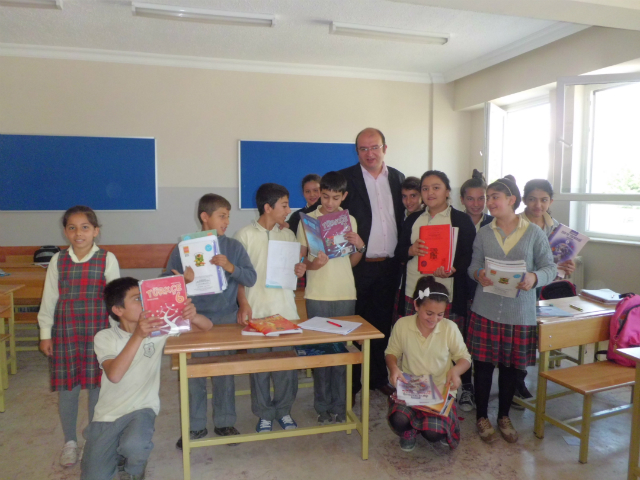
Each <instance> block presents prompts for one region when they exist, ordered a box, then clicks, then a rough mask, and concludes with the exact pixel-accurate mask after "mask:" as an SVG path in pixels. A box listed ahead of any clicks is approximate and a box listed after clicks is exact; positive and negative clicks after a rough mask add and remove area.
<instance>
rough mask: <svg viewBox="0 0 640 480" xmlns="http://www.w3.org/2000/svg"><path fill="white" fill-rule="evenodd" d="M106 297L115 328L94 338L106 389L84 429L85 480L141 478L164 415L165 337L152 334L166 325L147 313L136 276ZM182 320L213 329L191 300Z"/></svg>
mask: <svg viewBox="0 0 640 480" xmlns="http://www.w3.org/2000/svg"><path fill="white" fill-rule="evenodd" d="M104 298H105V304H106V307H107V311H108V312H109V314H110V315H111V317H112V319H110V323H111V328H107V329H105V330H101V331H99V332H98V333H97V334H96V336H95V339H94V348H95V352H96V356H97V357H98V363H99V364H100V368H102V379H101V384H102V387H101V390H100V398H99V399H98V403H97V404H96V409H95V413H94V414H93V421H92V422H91V423H90V424H89V426H87V428H86V429H85V431H84V437H85V439H86V440H87V443H86V444H85V447H84V455H83V457H82V475H81V478H82V480H111V479H112V478H113V476H114V475H115V474H116V472H117V471H118V470H120V479H122V480H124V479H143V478H144V474H145V468H146V465H147V459H148V458H149V455H150V454H151V450H152V449H153V442H152V441H151V438H152V437H153V432H154V424H155V420H156V415H158V412H159V411H160V395H159V391H160V362H161V359H162V349H163V348H164V344H165V343H166V341H167V335H161V336H158V337H149V335H150V334H151V333H152V332H155V331H157V330H158V329H159V328H160V327H161V326H162V325H164V321H163V320H162V319H159V318H155V317H150V316H148V315H147V313H146V312H143V310H142V303H141V302H140V289H139V288H138V280H136V279H135V278H131V277H124V278H119V279H117V280H113V281H112V282H109V283H108V284H107V286H106V287H105V289H104ZM182 316H183V317H184V318H187V319H189V320H191V328H192V330H209V329H210V328H211V327H212V326H213V324H212V323H211V322H210V321H209V319H208V318H207V317H205V316H203V315H199V314H197V313H196V308H195V307H194V306H193V304H192V303H191V300H187V303H186V306H185V307H184V309H183V310H182ZM113 318H116V319H117V320H118V321H115V320H113Z"/></svg>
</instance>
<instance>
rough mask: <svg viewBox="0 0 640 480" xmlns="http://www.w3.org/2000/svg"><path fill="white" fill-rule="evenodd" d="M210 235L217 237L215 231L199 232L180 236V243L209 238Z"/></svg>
mask: <svg viewBox="0 0 640 480" xmlns="http://www.w3.org/2000/svg"><path fill="white" fill-rule="evenodd" d="M211 235H215V236H217V235H218V232H217V231H216V230H203V231H200V232H193V233H187V234H185V235H180V241H181V242H184V241H185V240H191V239H193V238H202V237H210V236H211Z"/></svg>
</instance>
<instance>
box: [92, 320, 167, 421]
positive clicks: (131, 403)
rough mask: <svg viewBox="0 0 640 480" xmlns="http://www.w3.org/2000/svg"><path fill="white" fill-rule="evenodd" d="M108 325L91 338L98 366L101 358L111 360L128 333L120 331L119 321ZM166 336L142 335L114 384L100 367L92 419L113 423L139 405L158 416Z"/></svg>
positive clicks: (119, 349) (127, 336)
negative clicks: (127, 367) (137, 346)
mask: <svg viewBox="0 0 640 480" xmlns="http://www.w3.org/2000/svg"><path fill="white" fill-rule="evenodd" d="M110 325H111V328H107V329H105V330H100V331H99V332H98V333H97V334H96V336H95V338H94V340H93V344H94V349H95V352H96V356H97V357H98V363H99V364H100V368H102V364H103V362H104V361H105V360H113V359H114V358H116V357H117V356H118V355H119V354H120V352H122V349H123V348H124V347H125V345H126V344H127V342H128V341H129V339H130V338H131V335H132V334H131V333H129V332H125V331H124V330H122V329H121V328H120V323H119V322H117V321H115V320H113V319H111V320H110ZM167 338H168V335H160V336H158V337H147V338H145V339H144V340H143V341H142V344H141V345H140V347H139V348H138V351H137V352H136V354H135V356H134V357H133V361H132V362H131V365H130V366H129V369H128V370H127V372H126V373H125V374H124V376H123V377H122V379H121V380H120V381H119V382H118V383H112V382H111V381H110V380H109V377H107V374H106V373H105V372H104V369H103V372H102V383H101V388H100V397H99V398H98V403H97V404H96V409H95V412H94V414H93V421H94V422H114V421H116V420H117V419H118V418H120V417H122V416H123V415H126V414H128V413H131V412H134V411H136V410H142V409H143V408H150V409H152V410H153V411H154V412H155V413H156V415H158V412H160V394H159V392H160V366H161V362H162V350H163V349H164V344H165V343H166V342H167Z"/></svg>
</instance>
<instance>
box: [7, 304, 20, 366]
mask: <svg viewBox="0 0 640 480" xmlns="http://www.w3.org/2000/svg"><path fill="white" fill-rule="evenodd" d="M9 305H10V306H11V309H10V310H9V312H11V313H10V316H9V333H10V334H11V338H10V339H9V361H10V362H11V375H15V374H16V373H17V372H18V359H17V357H16V319H15V316H16V312H15V308H14V304H13V292H11V293H10V294H9Z"/></svg>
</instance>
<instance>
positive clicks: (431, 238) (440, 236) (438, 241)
mask: <svg viewBox="0 0 640 480" xmlns="http://www.w3.org/2000/svg"><path fill="white" fill-rule="evenodd" d="M420 240H424V243H425V245H426V246H427V247H428V248H429V252H428V253H427V254H426V255H423V256H421V257H419V258H418V271H419V272H420V273H424V274H425V275H432V274H433V272H435V271H436V269H437V268H438V267H444V269H445V271H446V272H449V271H451V264H452V261H451V259H452V257H453V252H452V248H451V246H452V229H451V225H425V226H424V227H420Z"/></svg>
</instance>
